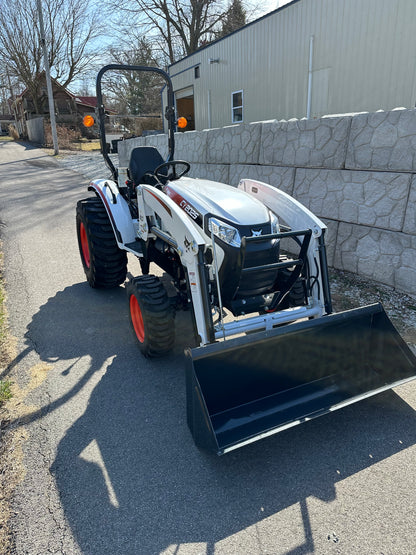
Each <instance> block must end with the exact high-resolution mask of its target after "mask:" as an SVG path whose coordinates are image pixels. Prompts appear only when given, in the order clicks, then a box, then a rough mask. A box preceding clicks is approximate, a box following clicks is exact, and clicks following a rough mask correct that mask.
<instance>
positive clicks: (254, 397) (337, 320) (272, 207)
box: [76, 65, 416, 454]
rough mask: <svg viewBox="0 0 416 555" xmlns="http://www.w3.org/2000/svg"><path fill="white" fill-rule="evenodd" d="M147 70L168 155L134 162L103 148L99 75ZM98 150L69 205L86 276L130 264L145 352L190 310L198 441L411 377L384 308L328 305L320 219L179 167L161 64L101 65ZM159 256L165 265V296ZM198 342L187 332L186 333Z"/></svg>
mask: <svg viewBox="0 0 416 555" xmlns="http://www.w3.org/2000/svg"><path fill="white" fill-rule="evenodd" d="M107 71H129V72H131V71H139V72H155V73H157V74H159V75H160V76H162V77H163V79H164V80H165V82H166V98H167V102H166V104H167V107H166V110H165V115H166V118H167V131H168V132H167V140H168V151H169V152H168V156H167V158H166V159H164V158H163V157H162V155H161V154H160V152H159V151H158V150H157V149H156V148H155V147H152V146H140V147H136V148H132V150H131V156H130V162H129V164H128V167H119V168H116V167H115V166H114V164H113V162H112V160H111V158H110V156H109V154H108V145H107V143H106V130H105V108H104V105H103V97H102V85H101V82H102V77H103V75H104V73H106V72H107ZM97 99H98V120H99V127H100V137H101V151H102V154H103V156H104V159H105V161H106V163H107V165H108V167H109V169H110V171H111V174H112V178H111V179H98V180H95V181H92V182H91V183H90V185H89V187H88V189H89V190H90V191H91V192H92V193H93V196H91V197H88V198H85V199H83V200H80V201H79V202H78V204H77V215H76V221H77V233H78V243H79V250H80V255H81V260H82V264H83V267H84V271H85V274H86V277H87V280H88V283H89V284H90V286H91V287H93V288H106V287H117V286H119V285H121V284H123V283H124V282H125V280H126V277H127V253H131V254H133V255H134V256H136V257H137V258H138V260H139V261H140V267H141V275H139V276H137V277H134V278H132V279H130V280H129V282H128V283H127V285H126V290H127V293H128V299H129V307H130V316H131V323H132V326H133V329H134V332H135V335H136V337H137V340H138V344H139V346H140V349H141V352H142V354H143V355H144V356H146V357H157V356H162V355H168V353H169V351H170V350H171V349H172V348H173V346H174V344H175V325H174V323H175V312H176V311H177V310H181V309H184V310H190V311H191V314H192V318H193V327H194V341H195V342H196V345H197V346H196V347H193V348H191V345H190V347H189V348H187V349H186V351H185V354H186V383H187V421H188V425H189V428H190V430H191V433H192V435H193V438H194V441H195V443H196V444H197V445H198V446H199V447H202V448H207V449H209V450H213V451H215V452H216V453H218V454H223V453H226V452H228V451H230V450H232V449H235V448H237V447H240V446H242V445H245V444H247V443H250V442H253V441H256V440H258V439H260V438H263V437H266V436H268V435H271V434H274V433H276V432H279V431H281V430H284V429H287V428H289V427H291V426H295V425H297V424H299V423H301V422H304V421H306V420H310V419H312V418H315V417H317V416H321V415H323V414H326V413H328V412H330V411H334V410H336V409H338V408H341V407H344V406H346V405H348V404H351V403H354V402H356V401H359V400H360V399H363V398H366V397H369V396H371V395H374V394H376V393H379V392H381V391H384V390H386V389H389V388H391V387H394V386H396V385H398V384H401V383H404V382H406V381H408V380H411V379H413V378H415V377H416V357H415V356H414V355H413V353H412V352H411V350H410V349H409V347H408V346H407V345H406V343H405V342H404V341H403V339H402V338H401V337H400V335H399V334H398V332H397V331H396V329H395V328H394V326H393V325H392V323H391V322H390V320H389V318H388V317H387V315H386V313H385V311H384V309H383V307H382V306H381V305H380V304H374V305H370V306H366V307H361V308H357V309H353V310H350V311H346V312H342V313H338V314H333V313H332V305H331V295H330V285H329V279H328V267H327V258H326V250H325V234H326V226H325V224H324V223H323V222H322V221H321V220H320V219H319V218H317V217H316V216H315V215H313V214H312V213H311V212H310V211H309V210H308V209H307V208H305V207H304V206H303V205H302V204H300V203H299V202H298V201H297V200H295V199H294V198H292V197H291V196H289V195H287V194H286V193H284V192H283V191H281V190H279V189H278V188H276V187H274V186H272V185H268V184H266V183H262V182H259V181H254V180H252V179H242V180H241V181H240V183H239V185H238V187H232V186H230V185H226V184H223V183H218V182H215V181H211V180H207V179H197V178H190V177H188V176H187V174H188V172H189V170H190V164H189V163H188V162H186V161H182V160H175V158H174V143H175V130H176V125H177V120H176V115H175V109H174V94H173V88H172V83H171V80H170V77H169V76H168V75H167V74H166V73H165V72H164V71H162V70H160V69H158V68H151V67H142V66H123V65H109V66H105V67H104V68H102V69H101V71H100V72H99V74H98V76H97ZM151 263H152V264H155V265H156V266H158V267H159V268H160V269H161V270H162V271H163V273H164V276H169V281H170V285H171V286H173V289H174V291H175V296H172V295H168V293H167V291H166V288H165V286H164V283H163V281H162V280H161V279H160V277H158V276H156V275H153V274H151V273H149V272H150V265H151ZM194 345H195V343H194Z"/></svg>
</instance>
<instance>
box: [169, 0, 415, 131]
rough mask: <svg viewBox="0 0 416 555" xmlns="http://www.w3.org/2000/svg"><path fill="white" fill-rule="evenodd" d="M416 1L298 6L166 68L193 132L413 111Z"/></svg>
mask: <svg viewBox="0 0 416 555" xmlns="http://www.w3.org/2000/svg"><path fill="white" fill-rule="evenodd" d="M415 21H416V2H415V1H414V0H293V1H292V2H291V3H289V4H286V5H285V6H283V7H281V8H279V9H277V10H274V11H273V12H271V13H269V14H267V15H265V16H263V17H262V18H260V19H258V20H256V21H253V22H252V23H249V24H248V25H245V26H244V27H242V28H241V29H239V30H238V31H235V32H234V33H231V34H230V35H227V36H226V37H224V38H222V39H219V40H217V41H214V42H213V43H211V44H210V45H208V46H205V47H203V48H201V49H199V50H198V51H197V52H195V53H193V54H191V55H189V56H187V57H185V58H183V59H182V60H179V61H178V62H176V63H174V64H172V65H171V66H170V67H169V74H170V76H171V78H172V81H173V86H174V91H175V99H176V106H177V111H178V115H184V116H186V117H188V118H189V120H190V125H189V126H188V128H187V130H191V129H197V130H202V129H205V128H212V127H222V126H225V125H230V124H235V123H240V122H244V123H249V122H254V121H261V120H269V119H278V120H281V119H286V120H287V119H291V118H299V119H300V118H303V117H307V118H316V117H321V116H323V115H328V114H340V113H349V112H361V111H377V110H380V109H382V110H390V109H394V108H396V107H406V108H413V107H414V106H415V102H416V64H415V63H414V62H415V54H414V53H415V52H416V33H415V32H414V24H415Z"/></svg>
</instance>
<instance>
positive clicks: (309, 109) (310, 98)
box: [306, 35, 314, 119]
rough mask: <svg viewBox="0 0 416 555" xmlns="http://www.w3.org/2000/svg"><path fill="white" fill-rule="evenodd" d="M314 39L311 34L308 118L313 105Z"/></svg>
mask: <svg viewBox="0 0 416 555" xmlns="http://www.w3.org/2000/svg"><path fill="white" fill-rule="evenodd" d="M313 40H314V36H313V35H311V36H310V39H309V71H308V104H307V107H306V119H310V118H311V105H312V68H313Z"/></svg>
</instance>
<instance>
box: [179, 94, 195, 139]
mask: <svg viewBox="0 0 416 555" xmlns="http://www.w3.org/2000/svg"><path fill="white" fill-rule="evenodd" d="M175 100H176V113H177V115H178V117H181V116H183V117H185V118H186V119H187V120H188V125H187V126H186V127H185V129H180V130H178V131H194V130H195V105H194V88H193V87H187V88H186V89H182V90H180V91H176V92H175Z"/></svg>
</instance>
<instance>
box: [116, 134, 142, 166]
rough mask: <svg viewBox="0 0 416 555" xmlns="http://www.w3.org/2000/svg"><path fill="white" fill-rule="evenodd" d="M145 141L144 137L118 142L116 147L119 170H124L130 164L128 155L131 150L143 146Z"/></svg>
mask: <svg viewBox="0 0 416 555" xmlns="http://www.w3.org/2000/svg"><path fill="white" fill-rule="evenodd" d="M145 144H146V140H145V138H144V137H135V138H134V139H126V140H125V141H120V142H119V143H118V145H117V150H118V159H119V164H120V167H121V168H126V167H127V166H128V165H129V162H130V154H131V151H132V150H133V148H136V147H137V146H144V145H145Z"/></svg>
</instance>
